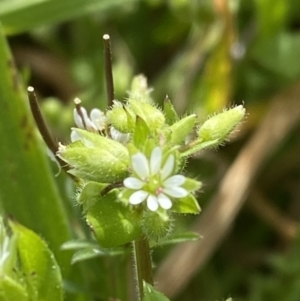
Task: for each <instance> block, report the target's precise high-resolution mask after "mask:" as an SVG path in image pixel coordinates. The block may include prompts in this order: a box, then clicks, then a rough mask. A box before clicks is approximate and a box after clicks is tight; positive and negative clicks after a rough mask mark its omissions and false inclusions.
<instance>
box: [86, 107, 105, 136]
mask: <svg viewBox="0 0 300 301" xmlns="http://www.w3.org/2000/svg"><path fill="white" fill-rule="evenodd" d="M90 118H91V121H92V123H93V124H94V125H95V127H96V128H97V130H99V131H103V130H104V128H105V124H106V121H107V118H106V116H105V114H104V113H103V112H102V111H101V110H99V109H92V111H91V113H90Z"/></svg>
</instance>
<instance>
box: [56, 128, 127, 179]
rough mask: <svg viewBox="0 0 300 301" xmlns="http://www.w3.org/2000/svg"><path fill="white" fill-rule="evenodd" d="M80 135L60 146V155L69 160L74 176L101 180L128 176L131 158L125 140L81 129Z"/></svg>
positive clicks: (58, 153)
mask: <svg viewBox="0 0 300 301" xmlns="http://www.w3.org/2000/svg"><path fill="white" fill-rule="evenodd" d="M73 130H74V131H75V132H76V133H77V134H78V135H79V137H80V140H77V141H75V142H73V143H71V144H69V145H67V146H64V145H61V144H60V146H59V150H58V152H57V155H58V156H59V157H60V158H61V159H62V160H64V161H65V162H67V163H68V164H69V165H70V167H71V169H70V170H69V171H68V172H69V173H71V174H72V175H74V176H75V177H78V178H82V179H85V180H90V181H96V182H100V183H111V182H116V181H121V180H123V179H124V177H126V175H127V168H128V165H129V157H128V151H127V148H126V147H124V146H123V145H122V144H121V143H119V142H117V141H114V140H111V139H108V138H106V137H103V136H101V135H98V134H94V133H91V132H88V131H85V130H81V129H73Z"/></svg>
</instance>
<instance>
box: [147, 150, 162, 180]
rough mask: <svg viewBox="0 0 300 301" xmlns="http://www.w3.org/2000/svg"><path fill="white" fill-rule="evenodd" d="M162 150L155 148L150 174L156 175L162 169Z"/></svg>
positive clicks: (151, 159)
mask: <svg viewBox="0 0 300 301" xmlns="http://www.w3.org/2000/svg"><path fill="white" fill-rule="evenodd" d="M161 159H162V150H161V148H160V147H159V146H157V147H155V148H154V149H153V151H152V153H151V158H150V172H151V175H155V174H156V173H157V172H158V171H159V169H160V167H161Z"/></svg>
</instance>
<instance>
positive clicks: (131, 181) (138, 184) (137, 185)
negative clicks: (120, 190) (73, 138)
mask: <svg viewBox="0 0 300 301" xmlns="http://www.w3.org/2000/svg"><path fill="white" fill-rule="evenodd" d="M123 184H124V186H125V187H127V188H130V189H136V190H137V189H141V188H142V187H143V186H144V185H145V183H144V182H143V181H141V180H139V179H137V178H134V177H129V178H126V179H125V180H124V182H123Z"/></svg>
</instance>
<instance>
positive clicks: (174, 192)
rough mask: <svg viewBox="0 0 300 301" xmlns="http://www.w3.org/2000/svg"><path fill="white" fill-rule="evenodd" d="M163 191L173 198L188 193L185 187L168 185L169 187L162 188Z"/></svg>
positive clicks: (181, 196)
mask: <svg viewBox="0 0 300 301" xmlns="http://www.w3.org/2000/svg"><path fill="white" fill-rule="evenodd" d="M163 192H164V193H166V194H168V195H170V196H172V197H173V198H184V197H185V196H187V195H188V192H187V191H186V189H184V188H182V187H172V188H171V187H169V188H164V189H163Z"/></svg>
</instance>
